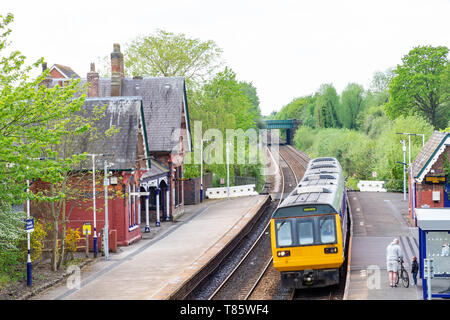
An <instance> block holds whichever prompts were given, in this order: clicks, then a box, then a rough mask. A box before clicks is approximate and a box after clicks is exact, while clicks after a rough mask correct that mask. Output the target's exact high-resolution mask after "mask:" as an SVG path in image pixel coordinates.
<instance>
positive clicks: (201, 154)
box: [200, 137, 215, 202]
mask: <svg viewBox="0 0 450 320" xmlns="http://www.w3.org/2000/svg"><path fill="white" fill-rule="evenodd" d="M214 140H215V139H214V137H213V138H212V139H202V140H201V148H200V202H203V142H213V141H214Z"/></svg>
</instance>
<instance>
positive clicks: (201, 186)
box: [200, 139, 205, 202]
mask: <svg viewBox="0 0 450 320" xmlns="http://www.w3.org/2000/svg"><path fill="white" fill-rule="evenodd" d="M203 141H205V140H204V139H202V142H201V147H200V202H203Z"/></svg>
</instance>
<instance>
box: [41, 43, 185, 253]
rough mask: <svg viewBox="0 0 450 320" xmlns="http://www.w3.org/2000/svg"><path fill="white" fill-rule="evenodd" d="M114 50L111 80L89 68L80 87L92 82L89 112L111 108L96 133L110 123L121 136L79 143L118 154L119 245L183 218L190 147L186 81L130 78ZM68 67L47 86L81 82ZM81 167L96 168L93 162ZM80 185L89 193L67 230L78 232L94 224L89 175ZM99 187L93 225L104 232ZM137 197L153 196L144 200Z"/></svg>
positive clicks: (112, 214) (114, 210)
mask: <svg viewBox="0 0 450 320" xmlns="http://www.w3.org/2000/svg"><path fill="white" fill-rule="evenodd" d="M113 48H114V49H113V52H112V53H111V77H110V78H100V77H99V74H98V73H97V72H96V71H95V65H94V64H91V66H90V72H89V73H88V74H87V78H86V79H81V85H82V86H83V85H86V84H87V85H88V92H87V94H88V98H87V99H86V102H85V104H84V106H83V108H85V109H86V110H88V111H91V110H93V108H94V107H95V106H106V115H105V117H104V118H102V120H101V122H100V123H99V124H98V127H97V128H96V129H97V130H98V132H99V133H103V132H106V130H108V129H109V128H110V127H111V125H115V126H116V127H118V128H119V129H120V131H119V133H118V134H116V135H113V136H112V137H110V138H108V139H103V140H101V141H96V142H86V141H81V142H80V144H79V146H78V148H77V149H76V153H83V152H87V153H89V154H111V153H112V154H114V156H113V157H112V158H108V160H109V161H111V162H112V163H113V166H112V167H111V168H110V170H112V171H113V173H114V176H113V178H114V179H113V181H114V183H113V182H111V185H110V186H109V187H108V189H109V191H108V192H110V197H111V198H110V200H109V202H108V203H109V205H108V206H109V207H108V209H109V210H108V212H109V219H108V224H109V230H111V232H114V234H115V235H116V237H117V244H118V245H128V244H130V243H131V242H133V241H136V240H138V239H140V238H141V237H142V234H141V228H140V225H141V223H142V222H144V223H145V225H146V231H149V228H150V225H149V221H150V220H151V221H155V222H156V226H159V225H160V220H171V219H174V218H176V217H177V216H179V215H181V214H183V212H184V192H183V190H184V186H183V159H184V154H185V153H186V152H189V151H191V148H192V144H191V135H190V128H189V117H188V106H187V98H186V87H185V81H184V78H182V77H167V78H141V77H135V78H125V77H124V62H123V54H122V53H121V52H120V46H119V45H118V44H114V46H113ZM43 69H46V66H45V65H44V66H43ZM70 70H71V69H70V68H68V67H64V66H61V65H56V64H55V65H54V66H53V67H52V68H51V71H50V76H49V77H48V79H46V80H45V82H46V84H47V85H48V86H55V85H64V83H65V81H70V79H73V78H76V77H77V75H76V74H75V73H74V72H73V73H70ZM97 159H98V162H96V167H97V168H98V169H102V168H103V162H102V161H101V160H102V158H100V157H98V158H97ZM79 169H80V170H81V171H83V170H84V171H86V170H92V162H91V160H89V159H88V161H87V162H86V163H85V164H84V166H83V167H82V168H79ZM81 171H80V172H81ZM83 188H84V189H85V193H86V196H83V197H81V198H80V199H79V200H77V201H74V203H73V204H74V205H73V210H72V212H71V214H70V217H69V223H68V227H69V228H80V230H81V227H82V225H83V224H84V223H91V225H92V226H93V225H94V221H93V200H91V199H92V196H93V193H92V180H90V179H89V178H87V179H86V180H85V181H84V185H83ZM96 189H97V190H96V192H98V193H99V195H100V196H99V197H98V198H96V199H97V201H96V208H97V210H96V228H97V232H100V231H101V230H102V228H103V227H104V225H105V214H104V210H103V208H104V197H103V193H102V192H103V184H102V183H101V184H99V185H98V186H97V188H96ZM140 192H146V193H147V192H148V195H146V196H140V194H139V193H140ZM150 218H151V219H150ZM161 218H162V219H161ZM112 244H113V243H111V242H110V247H111V245H112ZM91 247H92V242H91Z"/></svg>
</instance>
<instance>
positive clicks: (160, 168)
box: [141, 159, 169, 181]
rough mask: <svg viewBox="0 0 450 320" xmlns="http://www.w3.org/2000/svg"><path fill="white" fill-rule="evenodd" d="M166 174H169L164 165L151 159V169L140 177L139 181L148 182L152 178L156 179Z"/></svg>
mask: <svg viewBox="0 0 450 320" xmlns="http://www.w3.org/2000/svg"><path fill="white" fill-rule="evenodd" d="M168 172H169V168H168V167H166V166H165V165H163V164H162V163H160V162H158V161H156V160H154V159H151V167H150V169H149V170H148V171H147V172H145V173H144V174H143V175H142V177H141V180H142V181H145V180H149V179H152V178H157V177H160V176H162V175H167V173H168Z"/></svg>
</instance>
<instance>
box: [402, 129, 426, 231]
mask: <svg viewBox="0 0 450 320" xmlns="http://www.w3.org/2000/svg"><path fill="white" fill-rule="evenodd" d="M397 134H406V135H408V149H409V151H408V158H409V165H408V168H409V172H410V174H411V179H410V180H411V186H412V190H409V192H410V194H411V196H410V197H411V215H412V217H413V218H414V221H415V224H416V225H417V219H416V212H415V210H414V208H415V205H416V199H415V198H416V196H415V193H416V191H415V182H414V173H413V170H412V169H413V168H412V165H411V136H422V147H424V146H425V134H423V133H406V132H397Z"/></svg>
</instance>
